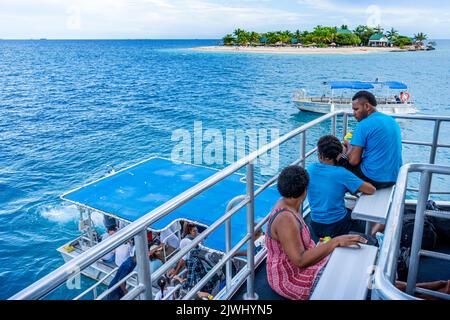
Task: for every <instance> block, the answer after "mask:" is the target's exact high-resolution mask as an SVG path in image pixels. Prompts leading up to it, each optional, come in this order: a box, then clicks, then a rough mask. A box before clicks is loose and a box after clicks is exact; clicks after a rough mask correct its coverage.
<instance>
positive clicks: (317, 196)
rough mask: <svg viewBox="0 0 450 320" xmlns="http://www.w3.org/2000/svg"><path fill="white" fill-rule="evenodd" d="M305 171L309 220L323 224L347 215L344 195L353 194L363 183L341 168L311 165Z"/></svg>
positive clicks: (321, 164)
mask: <svg viewBox="0 0 450 320" xmlns="http://www.w3.org/2000/svg"><path fill="white" fill-rule="evenodd" d="M307 171H308V174H309V185H308V191H307V192H308V201H309V206H310V208H311V219H312V220H313V221H314V222H318V223H323V224H331V223H335V222H337V221H339V220H341V219H343V218H344V217H345V216H346V214H347V209H346V208H345V201H344V196H345V193H346V192H347V191H350V192H351V193H355V192H356V191H357V190H358V189H359V187H361V185H362V184H363V183H364V181H363V180H361V179H360V178H358V177H357V176H355V175H354V174H353V173H351V172H350V171H348V170H347V169H344V168H343V167H338V166H332V165H328V164H324V163H313V164H311V165H310V166H309V167H308V169H307Z"/></svg>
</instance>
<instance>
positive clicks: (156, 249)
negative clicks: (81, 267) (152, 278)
mask: <svg viewBox="0 0 450 320" xmlns="http://www.w3.org/2000/svg"><path fill="white" fill-rule="evenodd" d="M162 246H163V245H152V246H151V247H150V250H149V252H148V257H149V259H150V270H151V272H155V271H156V270H158V269H159V268H160V267H161V266H162V265H163V263H164V261H163V259H162V258H163V257H162V256H161V251H162Z"/></svg>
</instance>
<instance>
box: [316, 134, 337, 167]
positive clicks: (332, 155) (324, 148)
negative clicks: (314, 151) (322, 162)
mask: <svg viewBox="0 0 450 320" xmlns="http://www.w3.org/2000/svg"><path fill="white" fill-rule="evenodd" d="M317 148H318V150H319V154H321V155H322V157H324V158H326V159H328V160H333V161H334V163H335V164H336V158H337V156H338V155H340V154H341V153H342V151H343V148H342V144H341V142H340V141H339V139H338V138H336V137H335V136H332V135H326V136H323V137H321V138H320V139H319V142H317Z"/></svg>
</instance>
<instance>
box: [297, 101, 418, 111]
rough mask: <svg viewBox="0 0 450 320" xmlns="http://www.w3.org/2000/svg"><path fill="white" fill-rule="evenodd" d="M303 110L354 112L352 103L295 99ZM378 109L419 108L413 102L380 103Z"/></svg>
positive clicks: (406, 109) (407, 109)
mask: <svg viewBox="0 0 450 320" xmlns="http://www.w3.org/2000/svg"><path fill="white" fill-rule="evenodd" d="M294 103H295V105H296V107H297V108H298V109H299V110H301V111H306V112H314V113H320V114H327V113H330V112H334V111H346V112H353V110H352V105H351V104H337V103H320V102H309V101H299V100H297V101H294ZM377 110H378V111H380V112H383V113H386V114H412V113H416V112H417V109H416V108H415V106H414V105H413V104H378V105H377Z"/></svg>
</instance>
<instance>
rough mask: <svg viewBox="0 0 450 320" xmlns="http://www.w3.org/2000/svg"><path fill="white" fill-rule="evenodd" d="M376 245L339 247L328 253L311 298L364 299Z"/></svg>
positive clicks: (375, 253)
mask: <svg viewBox="0 0 450 320" xmlns="http://www.w3.org/2000/svg"><path fill="white" fill-rule="evenodd" d="M377 249H378V248H377V247H374V246H369V245H361V248H352V247H340V248H336V249H335V250H334V251H333V253H332V254H331V257H330V260H329V261H328V264H327V265H326V266H325V270H324V271H323V274H322V276H321V277H320V279H319V283H318V284H317V286H316V288H315V289H314V292H313V293H312V295H311V300H365V299H366V298H367V292H368V290H369V287H370V281H371V275H372V273H373V270H374V264H375V258H376V255H377V251H378V250H377Z"/></svg>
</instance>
